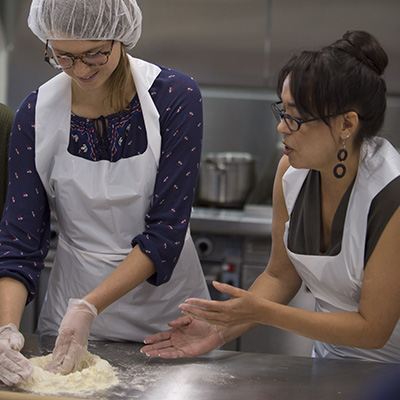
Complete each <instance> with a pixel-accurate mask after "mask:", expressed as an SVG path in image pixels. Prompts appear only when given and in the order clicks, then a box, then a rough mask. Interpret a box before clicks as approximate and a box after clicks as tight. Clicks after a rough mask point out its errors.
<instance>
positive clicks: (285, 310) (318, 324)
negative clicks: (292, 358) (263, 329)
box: [259, 302, 388, 348]
mask: <svg viewBox="0 0 400 400" xmlns="http://www.w3.org/2000/svg"><path fill="white" fill-rule="evenodd" d="M262 314H263V315H261V316H260V321H259V322H260V323H262V324H267V325H271V326H274V327H276V328H280V329H284V330H287V331H289V332H293V333H296V334H298V335H301V336H305V337H308V338H310V339H313V340H318V341H322V342H327V343H333V344H337V345H343V346H352V347H360V348H380V347H382V346H383V345H384V344H385V343H386V341H387V340H388V337H386V336H385V335H383V334H382V331H381V330H380V329H379V324H376V323H371V322H368V321H367V319H365V318H364V317H363V316H362V315H361V314H360V313H358V312H331V313H325V312H314V311H307V310H302V309H297V308H293V307H289V306H283V305H280V304H276V303H272V302H266V306H265V307H264V312H263V313H262Z"/></svg>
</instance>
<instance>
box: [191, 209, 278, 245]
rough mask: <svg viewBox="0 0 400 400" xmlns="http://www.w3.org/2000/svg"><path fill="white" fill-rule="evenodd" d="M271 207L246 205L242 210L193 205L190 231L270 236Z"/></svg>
mask: <svg viewBox="0 0 400 400" xmlns="http://www.w3.org/2000/svg"><path fill="white" fill-rule="evenodd" d="M271 223H272V207H271V206H259V205H246V206H245V207H244V209H243V210H235V209H231V210H230V209H226V208H225V209H219V208H207V207H194V209H193V212H192V216H191V219H190V229H191V231H192V232H208V233H211V234H222V235H224V234H232V233H233V234H236V235H241V236H259V237H269V236H271Z"/></svg>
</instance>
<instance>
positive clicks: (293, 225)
mask: <svg viewBox="0 0 400 400" xmlns="http://www.w3.org/2000/svg"><path fill="white" fill-rule="evenodd" d="M353 186H354V181H353V182H352V184H351V185H350V186H349V188H348V189H347V191H346V193H345V194H344V196H343V198H342V200H341V201H340V204H339V206H338V209H337V210H336V213H335V216H334V219H333V223H332V230H331V240H330V244H329V246H328V248H327V250H326V251H325V252H324V253H321V252H320V245H321V243H320V242H321V196H320V193H321V191H320V174H319V172H318V171H315V170H310V172H309V173H308V175H307V177H306V179H305V181H304V184H303V186H302V188H301V190H300V193H299V196H298V197H297V200H296V204H295V206H294V208H293V211H292V215H291V219H290V226H289V235H288V248H289V249H290V251H292V252H293V253H297V254H306V255H324V256H335V255H338V254H339V253H340V250H341V247H342V236H343V228H344V223H345V218H346V211H347V206H348V203H349V199H350V195H351V192H352V189H353ZM399 205H400V176H399V177H397V178H396V179H394V180H393V181H392V182H391V183H390V184H389V185H387V186H386V187H385V188H384V189H383V190H382V191H381V192H380V193H378V195H377V196H375V198H374V200H373V201H372V202H371V207H370V210H369V213H368V225H367V236H366V238H365V244H366V245H365V256H364V267H365V265H366V264H367V262H368V259H369V257H370V256H371V254H372V252H373V251H374V249H375V246H376V243H377V242H378V240H379V237H380V235H381V234H382V232H383V230H384V229H385V226H386V224H387V223H388V221H389V220H390V218H391V216H392V215H393V213H394V212H395V211H396V210H397V208H398V207H399Z"/></svg>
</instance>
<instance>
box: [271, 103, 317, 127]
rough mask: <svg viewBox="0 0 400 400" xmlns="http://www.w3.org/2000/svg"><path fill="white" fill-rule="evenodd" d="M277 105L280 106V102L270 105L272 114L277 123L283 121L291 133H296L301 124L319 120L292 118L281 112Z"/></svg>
mask: <svg viewBox="0 0 400 400" xmlns="http://www.w3.org/2000/svg"><path fill="white" fill-rule="evenodd" d="M278 104H282V101H277V102H276V103H273V104H271V108H272V112H273V114H274V116H275V118H276V120H277V121H278V122H281V121H282V120H284V121H285V123H286V126H287V127H288V128H289V129H290V131H291V132H297V131H298V130H299V129H300V127H301V125H302V124H305V123H307V122H312V121H318V120H319V118H311V119H299V118H296V117H293V115H290V114H286V113H285V112H284V111H283V110H281V109H280V108H279V107H278Z"/></svg>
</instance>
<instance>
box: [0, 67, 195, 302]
mask: <svg viewBox="0 0 400 400" xmlns="http://www.w3.org/2000/svg"><path fill="white" fill-rule="evenodd" d="M161 68H162V71H161V72H160V74H159V76H158V77H157V79H156V80H155V82H154V83H153V85H152V87H151V88H150V94H151V96H152V99H153V101H154V104H155V106H156V108H157V110H158V113H159V115H160V118H159V123H160V132H161V136H162V144H161V146H162V148H161V157H160V161H159V168H158V172H157V177H156V183H155V187H154V197H153V204H152V206H151V208H150V209H149V211H148V213H147V214H146V215H145V216H143V218H145V224H146V229H145V231H144V232H143V233H142V234H140V235H138V236H136V237H132V246H133V245H135V244H138V245H139V246H140V248H141V250H142V251H143V252H145V253H146V254H147V255H148V256H149V257H150V258H151V260H152V261H153V262H154V264H155V267H156V273H155V274H154V275H153V276H152V277H150V278H149V282H150V283H152V284H154V285H160V284H162V283H164V282H167V281H168V280H169V279H170V277H171V275H172V272H173V270H174V267H175V265H176V263H177V261H178V258H179V255H180V252H181V250H182V246H183V243H184V239H185V234H186V230H187V226H188V222H189V219H190V214H191V207H192V203H193V200H194V192H195V187H196V183H197V177H198V170H199V164H200V156H201V146H202V133H203V123H202V119H203V115H202V99H201V93H200V90H199V88H198V86H197V84H196V82H195V81H194V80H193V79H192V78H190V77H188V76H187V75H185V74H182V73H180V72H177V71H173V70H170V69H166V68H163V67H161ZM36 100H37V91H35V92H32V93H31V94H30V95H29V96H27V98H26V99H25V100H24V101H23V102H22V104H21V106H20V108H19V110H18V111H17V114H16V118H15V120H14V125H13V130H12V134H11V138H10V148H9V187H8V194H7V199H6V203H5V207H4V214H3V218H2V221H1V224H0V277H12V278H14V279H17V280H19V281H21V282H22V283H24V284H25V286H26V287H27V289H28V293H29V295H28V302H29V301H31V300H32V299H33V298H34V296H35V294H36V289H37V283H38V279H39V277H40V271H41V270H42V268H43V266H44V259H45V257H46V255H47V253H48V249H49V244H50V210H49V204H48V201H47V196H46V192H45V190H44V188H43V185H42V183H41V180H40V177H39V175H38V173H37V171H36V167H35V107H36ZM99 132H107V133H106V134H102V135H100V134H99ZM146 148H147V135H146V130H145V125H144V120H143V115H142V111H141V106H140V102H139V99H138V97H137V96H135V97H134V98H133V100H132V102H131V107H130V109H129V110H126V111H124V112H121V113H118V114H114V115H110V116H107V117H100V118H98V119H87V118H82V117H78V116H76V115H74V114H73V115H72V116H71V136H70V140H69V146H68V151H69V152H70V153H71V154H72V155H74V156H76V157H83V158H85V159H88V160H91V161H93V162H97V161H98V160H108V161H109V162H116V161H118V160H119V159H121V158H128V157H135V156H136V155H138V154H141V153H143V152H144V151H145V150H146ZM110 234H112V232H110Z"/></svg>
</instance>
